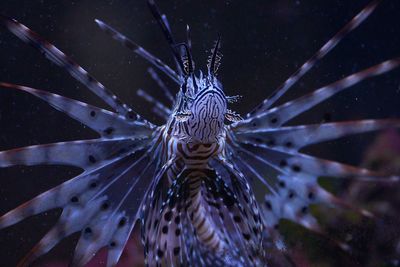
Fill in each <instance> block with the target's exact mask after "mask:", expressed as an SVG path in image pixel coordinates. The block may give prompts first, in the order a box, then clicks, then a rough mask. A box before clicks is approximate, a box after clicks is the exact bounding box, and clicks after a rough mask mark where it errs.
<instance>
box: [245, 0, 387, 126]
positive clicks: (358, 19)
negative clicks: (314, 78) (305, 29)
mask: <svg viewBox="0 0 400 267" xmlns="http://www.w3.org/2000/svg"><path fill="white" fill-rule="evenodd" d="M380 2H381V0H374V1H371V2H370V3H369V4H368V5H367V6H366V7H365V8H364V9H363V10H361V11H360V12H359V13H358V14H357V15H356V16H355V17H354V18H353V19H352V20H351V21H350V22H348V23H347V24H346V25H345V26H344V27H343V28H342V29H341V30H340V31H339V32H338V33H337V34H335V36H333V37H332V38H331V39H329V41H328V42H326V43H325V44H324V45H323V46H322V47H321V48H320V49H319V50H318V51H317V52H316V53H315V54H314V55H313V56H312V57H311V58H310V59H309V60H307V61H306V62H305V63H304V64H303V65H302V66H301V67H300V68H299V69H298V70H297V71H296V72H295V73H293V74H292V75H291V76H290V77H289V78H288V79H287V80H286V81H285V82H284V83H283V84H281V85H280V86H279V87H278V88H277V89H276V90H275V91H274V92H273V93H272V94H271V96H270V97H269V98H267V99H265V100H264V101H263V102H262V103H261V104H259V105H258V106H257V107H256V108H254V109H253V110H252V111H251V112H250V113H249V114H247V118H249V117H250V116H255V115H258V114H261V113H262V112H264V111H266V110H267V109H268V108H269V107H270V106H271V105H273V104H274V103H275V102H276V101H277V100H278V99H279V98H280V97H281V96H283V95H284V94H285V93H286V92H287V91H288V90H289V89H290V88H291V87H292V86H293V85H294V84H295V83H296V82H297V81H299V80H300V79H301V78H302V77H303V76H304V75H305V74H306V73H307V72H308V71H309V70H310V69H311V68H312V67H314V66H315V65H316V64H317V63H318V61H320V60H321V59H322V58H323V57H324V56H325V55H326V54H328V53H329V52H330V51H331V50H332V49H333V48H335V47H336V45H337V44H338V43H339V42H340V41H341V40H342V39H343V38H344V37H345V36H346V35H348V34H349V33H350V32H351V31H353V30H354V29H356V28H357V27H358V26H360V25H361V24H362V23H363V22H364V21H365V20H366V19H367V18H368V17H369V15H371V13H372V12H373V11H374V10H375V8H376V7H377V6H378V4H379V3H380Z"/></svg>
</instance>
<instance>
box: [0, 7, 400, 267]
mask: <svg viewBox="0 0 400 267" xmlns="http://www.w3.org/2000/svg"><path fill="white" fill-rule="evenodd" d="M158 2H159V6H160V8H161V10H162V11H163V12H164V13H166V14H167V15H168V18H169V22H170V25H171V27H172V29H173V31H174V33H176V39H177V40H178V41H179V40H184V37H185V26H186V24H189V25H190V27H191V29H192V31H191V35H192V42H193V55H194V60H195V62H196V66H197V67H198V68H202V69H203V70H205V65H206V59H207V56H208V51H209V50H210V48H211V47H212V45H213V42H214V40H215V39H216V38H217V35H218V34H221V36H222V52H223V55H224V57H223V61H222V66H221V68H220V72H219V77H220V80H221V81H222V82H223V84H224V88H225V91H226V93H227V94H228V95H237V94H240V95H243V98H242V100H241V102H240V103H238V104H234V105H233V106H232V107H231V109H234V110H236V111H237V112H239V113H241V114H245V113H246V112H248V111H250V110H251V109H252V108H253V107H254V106H255V105H256V104H258V103H259V102H260V101H261V100H262V99H264V98H266V97H267V96H268V95H269V94H270V93H271V92H272V91H273V89H274V88H276V87H277V86H278V85H279V84H280V83H281V82H283V81H284V80H285V79H286V78H287V77H288V76H289V75H290V74H291V73H293V72H294V71H295V70H296V69H297V67H299V66H300V65H301V64H302V63H303V62H304V61H305V60H307V59H308V58H309V57H310V56H311V55H312V54H313V53H314V52H315V51H316V50H317V49H319V48H320V47H321V46H322V45H323V44H324V42H326V41H327V40H328V39H329V38H330V37H332V36H333V35H334V34H335V33H336V32H337V31H338V30H339V29H340V28H341V27H342V26H343V25H344V24H345V23H346V22H348V21H349V20H350V19H351V18H352V17H353V16H354V15H355V14H356V13H357V12H358V11H360V10H361V9H362V8H363V7H364V6H365V5H366V4H367V3H368V2H369V1H368V0H366V1H365V0H364V1H348V0H342V1H316V0H312V1H295V0H279V1H261V0H260V1H239V0H237V1H209V0H202V1H166V0H165V1H161V0H160V1H158ZM0 12H1V13H4V14H6V15H8V16H10V17H13V18H15V19H17V20H19V21H20V22H22V23H24V24H26V25H27V26H28V27H30V28H31V29H33V30H34V31H36V32H38V33H40V34H41V35H42V36H44V37H45V38H46V39H48V40H49V41H51V42H53V43H54V44H55V45H56V46H57V47H58V48H59V49H61V50H62V51H64V52H65V53H66V54H68V55H70V56H71V57H72V58H73V59H75V61H77V62H78V63H79V64H81V65H82V66H83V67H84V68H85V69H86V70H87V71H89V72H90V73H91V74H93V75H94V76H95V77H96V78H97V79H98V80H99V81H101V82H102V83H103V84H104V85H105V86H106V87H108V88H110V89H111V90H113V92H114V93H116V94H117V95H118V96H119V97H120V98H121V99H123V100H124V101H125V102H126V103H128V104H130V105H132V106H133V107H134V108H135V109H136V110H137V111H139V112H140V113H142V114H143V115H144V116H145V117H146V118H148V119H150V120H153V121H155V122H160V120H159V118H157V117H155V116H154V115H152V114H151V113H150V112H149V110H150V108H149V107H150V106H148V105H147V104H145V103H144V102H143V100H142V99H140V98H138V97H137V96H136V90H137V89H138V88H144V89H148V90H150V91H151V92H154V95H156V96H157V95H158V94H159V92H160V91H158V90H157V89H155V88H156V84H155V83H154V82H153V81H152V80H151V78H150V77H149V76H148V75H147V72H146V68H147V67H148V66H149V65H148V64H147V63H146V62H145V61H144V60H143V59H141V58H139V57H138V56H136V55H135V54H133V53H131V52H130V51H129V50H127V49H125V48H124V47H122V46H120V45H119V44H118V43H117V42H115V41H113V40H112V39H111V38H110V37H108V36H107V35H105V34H104V33H103V32H101V31H100V30H99V29H98V28H97V26H96V25H95V23H94V21H93V20H94V19H95V18H99V19H102V20H104V21H105V22H107V23H109V24H110V25H113V26H114V27H115V28H116V29H119V30H120V31H121V32H123V33H124V34H126V35H127V36H128V37H130V38H131V39H133V40H134V41H136V42H137V43H139V44H140V45H142V46H143V47H145V48H146V49H147V50H149V51H150V52H152V53H153V54H155V55H156V56H159V57H160V58H161V59H162V60H164V61H166V62H168V63H170V65H171V66H172V64H171V63H172V62H171V57H170V54H169V49H168V47H167V45H166V42H165V40H164V39H163V36H162V34H161V32H160V30H159V28H158V27H157V25H156V23H155V21H154V20H153V18H152V16H151V14H150V12H149V11H148V8H147V6H146V3H145V1H144V0H143V1H142V0H140V1H111V0H108V1H101V0H100V1H46V0H40V1H39V0H30V1H27V0H26V1H20V0H2V1H0ZM399 55H400V1H396V0H387V1H383V3H382V4H381V5H380V6H379V8H378V9H377V10H376V11H375V13H374V14H373V15H372V16H371V17H370V18H369V19H368V20H367V21H366V22H364V24H363V25H362V26H361V27H360V28H359V29H357V30H356V31H355V32H353V33H352V34H351V35H350V36H348V37H347V38H346V39H345V40H344V41H343V42H342V43H341V44H340V45H339V46H338V47H337V48H335V50H334V51H332V52H331V53H330V54H329V55H328V56H327V57H326V58H325V59H324V60H323V61H322V62H321V63H320V64H319V65H318V66H317V67H316V68H315V69H313V70H312V71H311V72H310V73H309V74H308V75H307V76H306V77H305V78H304V79H302V80H301V82H300V83H299V84H297V85H296V86H295V87H294V88H293V90H291V91H290V93H288V94H287V96H286V97H285V98H284V99H286V100H288V99H291V98H294V97H297V96H300V95H302V94H304V93H305V92H310V91H312V90H313V89H316V88H318V87H320V86H323V85H325V84H327V83H330V82H333V81H335V80H337V79H340V78H342V77H344V76H345V75H346V74H350V73H352V72H355V71H357V70H361V69H363V68H366V67H369V66H371V65H373V64H377V63H379V62H381V61H384V60H386V59H389V58H393V57H396V56H399ZM164 78H165V77H164ZM165 80H167V78H166V79H165ZM0 81H5V82H11V83H17V84H22V85H27V86H31V87H34V88H38V89H43V90H48V91H50V92H53V93H57V94H61V95H64V96H68V97H71V98H74V99H79V100H82V101H85V102H88V103H91V104H95V105H98V106H101V107H105V106H104V104H103V103H102V101H101V100H99V99H98V98H97V97H96V96H94V95H93V94H92V93H91V92H90V91H89V90H87V89H85V88H84V87H83V86H81V85H80V84H79V83H78V82H76V81H75V80H74V79H73V78H71V77H70V76H69V75H68V74H66V72H64V71H63V70H61V69H59V68H58V67H56V66H54V65H53V64H51V63H49V62H48V61H47V60H46V59H44V58H43V57H42V56H41V55H40V53H38V52H37V51H35V50H34V49H32V48H31V47H29V46H27V45H26V44H24V43H22V42H21V41H20V40H19V39H17V38H16V37H14V36H13V35H12V34H11V33H9V32H8V31H7V30H6V29H5V28H4V27H0ZM169 84H170V85H171V86H173V84H172V83H169ZM175 90H176V88H175ZM327 114H328V115H329V116H330V117H331V118H332V120H344V119H361V118H394V117H397V118H400V70H396V71H393V72H391V73H389V74H385V75H383V76H380V77H377V78H373V79H370V80H368V81H365V82H363V83H361V84H359V85H357V86H355V87H354V88H353V89H351V90H348V91H346V92H343V93H341V94H340V95H338V96H336V97H334V98H332V99H331V100H329V101H326V102H324V103H323V104H321V105H319V106H318V107H316V108H314V109H312V110H311V111H309V112H307V114H305V115H302V116H300V117H299V118H298V119H296V120H294V122H296V123H312V122H314V123H315V122H321V121H322V120H323V118H324V116H325V117H326V115H327ZM92 137H95V135H94V133H93V132H91V131H90V130H89V129H85V128H83V127H82V126H81V125H80V124H79V123H77V122H75V121H73V120H72V119H69V118H68V117H67V116H65V115H63V114H61V113H59V112H57V111H54V110H53V109H52V108H50V107H49V106H47V105H46V104H44V103H43V102H41V101H40V100H38V99H36V98H34V97H33V96H30V95H27V94H23V93H18V92H14V91H12V90H6V89H0V150H5V149H10V148H15V147H20V146H26V145H33V144H41V143H49V142H57V141H63V140H75V139H88V138H92ZM372 138H373V135H363V136H362V137H360V136H358V137H356V138H349V139H346V141H344V142H333V143H329V144H325V145H321V146H318V147H315V148H312V149H311V150H310V151H312V152H313V153H314V154H315V155H318V156H324V157H328V158H330V159H335V160H340V161H342V162H346V163H353V164H358V163H359V161H360V158H361V155H362V152H363V148H365V147H366V146H367V145H368V144H369V143H370V142H371V140H372ZM78 172H79V170H77V169H73V168H66V167H29V168H28V167H26V168H21V167H15V168H7V169H0V214H3V213H5V212H6V211H8V210H10V209H12V208H14V207H16V206H17V205H18V204H21V203H23V202H24V201H26V200H29V199H31V198H32V197H34V196H35V195H37V194H38V193H41V192H43V191H44V190H46V189H48V188H51V187H52V186H54V185H57V184H59V183H60V182H62V181H64V180H66V179H68V178H70V177H72V176H73V175H74V174H77V173H78ZM56 216H57V213H55V212H54V213H53V212H50V213H46V214H44V215H39V216H36V217H34V218H31V219H28V220H26V221H24V222H22V223H20V224H18V225H17V226H13V227H11V228H8V229H6V230H2V231H0V266H1V267H3V266H4V267H8V266H14V265H15V264H16V262H17V260H18V259H19V258H21V257H22V256H23V255H24V254H25V253H26V252H27V251H28V250H29V248H30V247H32V246H33V245H34V244H35V243H36V242H37V241H38V240H39V239H40V237H41V236H42V235H43V234H44V233H45V232H46V231H47V230H48V229H49V227H50V226H51V225H52V224H53V223H54V222H55V221H56ZM299 242H301V240H299ZM371 242H373V241H371ZM72 251H73V247H72V245H71V240H69V241H67V242H63V243H62V244H61V245H60V246H58V247H57V248H56V249H55V252H52V253H51V254H50V256H47V257H48V258H51V257H55V255H57V257H58V256H60V257H61V256H63V257H69V255H70V253H72ZM52 255H53V256H52ZM327 262H328V263H329V262H333V259H330V256H329V255H327ZM355 264H356V263H355Z"/></svg>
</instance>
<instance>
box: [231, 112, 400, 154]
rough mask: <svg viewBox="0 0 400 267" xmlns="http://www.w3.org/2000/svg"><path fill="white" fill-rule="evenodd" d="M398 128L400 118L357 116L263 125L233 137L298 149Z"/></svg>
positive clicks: (247, 141)
mask: <svg viewBox="0 0 400 267" xmlns="http://www.w3.org/2000/svg"><path fill="white" fill-rule="evenodd" d="M390 128H400V120H396V119H387V120H360V121H345V122H333V123H323V124H312V125H299V126H287V127H279V128H274V129H270V128H265V129H262V128H261V129H259V130H252V131H245V132H237V133H236V134H235V137H236V139H237V140H238V141H240V142H242V143H245V144H256V145H257V144H264V145H267V146H269V147H271V148H273V149H278V150H283V151H285V150H293V151H297V150H299V149H301V148H303V147H306V146H309V145H313V144H318V143H321V142H325V141H330V140H335V139H338V138H341V137H345V136H349V135H354V134H360V133H366V132H371V131H380V130H385V129H390Z"/></svg>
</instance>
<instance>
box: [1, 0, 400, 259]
mask: <svg viewBox="0 0 400 267" xmlns="http://www.w3.org/2000/svg"><path fill="white" fill-rule="evenodd" d="M378 3H379V1H372V2H371V3H370V4H369V5H367V6H366V7H365V8H364V9H363V10H361V12H359V13H358V14H357V15H356V16H355V17H354V18H353V19H352V20H351V21H350V22H349V23H348V24H346V25H345V26H344V28H343V29H342V30H340V31H339V32H338V33H337V34H336V35H335V36H333V37H332V38H331V39H330V40H329V41H328V42H327V43H326V44H325V45H323V46H322V47H321V49H320V50H318V51H317V53H316V54H315V55H314V56H312V57H311V58H310V59H309V60H308V61H307V62H306V63H304V64H303V65H302V66H301V67H300V68H299V70H298V71H296V72H295V73H294V74H293V75H292V76H290V77H289V78H288V79H287V80H286V81H285V82H284V83H283V84H282V85H281V86H280V87H278V88H277V90H276V91H275V92H274V93H273V94H272V95H271V96H270V97H269V98H267V99H265V100H264V101H262V102H261V103H260V104H259V105H258V106H256V107H255V108H254V109H253V111H251V112H249V113H248V114H247V115H246V116H245V117H244V118H242V117H241V116H240V115H239V114H238V113H236V112H235V111H233V110H231V109H230V108H229V105H230V104H231V103H234V102H237V101H238V100H239V98H240V97H239V96H228V95H226V92H225V90H224V88H223V86H222V83H221V82H220V81H219V80H218V76H217V74H218V68H219V66H220V64H221V59H222V55H221V53H220V37H218V38H217V41H216V43H215V45H214V46H213V49H212V50H211V53H210V55H209V58H208V61H207V68H206V71H205V72H204V73H203V72H201V71H199V70H197V69H196V68H195V64H194V59H193V58H192V55H191V40H190V34H189V32H190V31H189V27H187V29H186V30H187V40H186V41H184V42H183V43H177V42H176V41H175V39H174V37H173V35H172V32H171V29H170V26H169V23H168V20H167V19H166V16H165V15H162V14H161V13H160V11H159V9H158V7H157V6H156V4H155V2H154V1H153V0H148V5H149V7H150V10H151V12H152V14H153V16H154V18H155V19H156V21H157V23H158V24H159V25H160V28H161V29H162V32H163V34H164V35H165V37H166V39H167V41H168V44H169V46H170V50H171V52H172V56H173V60H174V63H175V68H171V67H170V66H168V65H167V64H165V63H164V62H162V61H161V60H160V59H158V58H157V57H155V56H154V55H152V54H151V53H150V52H148V51H147V50H145V49H144V48H143V47H141V46H139V45H138V44H136V43H135V42H134V41H132V40H130V39H129V38H128V37H126V36H124V35H123V34H121V33H120V32H118V31H117V30H115V29H114V28H112V27H111V26H109V25H108V24H106V23H105V22H103V21H100V20H96V23H97V25H98V26H99V27H100V29H101V30H103V31H104V32H105V33H107V34H108V35H110V36H111V37H112V38H113V39H115V40H116V41H118V42H119V43H121V44H122V45H123V46H125V47H127V48H128V49H130V50H131V51H133V52H134V53H136V54H137V55H139V56H140V57H142V58H143V59H145V60H146V61H148V62H149V63H150V64H151V65H152V66H153V68H154V69H156V70H154V69H151V70H150V71H149V73H150V75H151V77H152V78H153V79H154V80H155V81H156V82H157V84H158V85H159V86H160V89H161V90H162V91H163V94H164V95H165V97H166V99H167V100H168V101H169V104H168V105H164V104H163V103H162V102H161V101H159V100H158V99H155V98H154V97H152V96H151V94H149V93H147V92H146V91H144V90H138V96H140V97H142V98H144V99H145V100H146V101H148V102H150V103H151V104H153V111H154V112H155V113H156V114H157V115H158V116H160V117H161V118H163V119H164V123H163V124H162V125H156V124H154V123H152V122H150V121H149V120H146V119H145V118H144V117H143V116H141V115H140V114H139V113H138V112H137V111H135V109H133V108H132V107H130V106H129V105H128V104H126V103H124V102H123V101H122V100H121V99H119V98H118V97H117V96H116V95H114V94H113V93H112V92H111V90H109V89H107V88H106V87H105V86H104V85H102V84H101V83H100V82H99V81H97V80H96V79H95V78H94V77H93V76H91V75H90V74H89V73H88V72H87V71H86V70H84V69H83V68H82V67H81V66H79V65H78V64H77V63H75V62H74V61H73V60H71V59H70V58H69V57H68V56H66V55H65V54H64V53H63V52H61V51H60V50H59V49H58V48H56V47H55V46H54V45H52V44H50V43H49V42H47V41H46V40H45V39H43V38H42V37H40V36H39V35H38V34H36V33H35V32H33V31H31V30H30V29H29V28H27V27H26V26H24V25H23V24H21V23H19V22H17V21H16V20H13V19H10V18H7V17H5V16H1V17H0V20H1V22H2V24H4V25H5V26H6V27H7V28H8V29H9V30H10V31H11V32H12V33H13V34H15V35H16V36H17V37H18V38H19V39H21V40H22V41H24V42H26V43H28V44H29V45H31V46H33V47H34V48H35V49H37V50H39V51H40V52H41V53H42V54H43V55H44V56H45V57H46V58H47V59H49V60H50V61H51V62H53V63H54V64H55V65H57V66H59V67H61V68H62V69H64V70H65V71H66V72H67V73H69V74H70V75H71V76H72V77H73V78H75V79H76V80H77V81H79V82H81V83H82V84H83V85H84V86H86V87H87V88H88V89H89V90H91V91H92V92H93V93H94V94H96V95H97V96H99V97H100V98H101V99H102V100H103V101H104V102H105V103H106V104H107V105H108V106H109V108H110V109H111V111H110V110H106V109H101V108H98V107H96V106H93V105H90V104H87V103H84V102H81V101H77V100H74V99H70V98H67V97H63V96H60V95H56V94H52V93H49V92H46V91H42V90H38V89H34V88H30V87H27V86H20V85H15V84H11V83H6V82H1V83H0V86H1V87H2V88H6V89H12V90H15V91H17V92H25V93H28V94H30V95H32V96H35V97H37V98H39V99H41V100H43V101H45V102H47V103H48V104H49V105H51V106H52V107H54V108H55V109H57V110H59V111H61V112H63V113H65V114H67V115H68V116H70V117H72V118H73V119H75V120H77V121H79V122H81V123H82V124H84V125H86V126H87V127H89V128H91V129H92V130H94V131H95V132H96V133H97V135H98V138H95V139H91V140H77V141H69V142H59V143H53V144H46V145H37V146H29V147H24V148H17V149H11V150H7V151H1V152H0V167H3V168H5V167H10V166H15V165H27V166H32V165H52V164H55V165H67V166H76V167H79V168H80V169H82V172H81V173H80V174H79V175H77V176H76V177H73V178H72V179H70V180H68V181H66V182H64V183H62V184H61V185H59V186H56V187H54V188H52V189H50V190H48V191H46V192H44V193H42V194H40V195H39V196H37V197H35V198H33V199H32V200H30V201H28V202H27V203H25V204H23V205H21V206H20V207H17V208H16V209H14V210H11V211H10V212H8V213H6V214H5V215H3V216H1V217H0V229H1V228H5V227H8V226H11V225H14V224H16V223H18V222H20V221H21V220H24V219H25V218H27V217H29V216H33V215H36V214H39V213H42V212H45V211H47V210H50V209H54V208H61V209H62V210H63V212H62V214H61V216H60V218H59V221H58V222H57V223H56V224H55V225H54V227H53V228H52V229H50V231H49V232H48V233H47V234H46V235H45V236H44V237H43V239H42V240H40V241H39V243H38V244H37V245H36V246H35V247H34V248H33V249H32V250H31V251H30V252H29V253H28V254H27V256H26V257H25V258H24V259H22V260H21V262H20V263H19V266H29V265H30V264H31V263H32V262H33V261H35V260H36V259H37V258H38V257H40V256H42V255H43V254H45V253H47V252H48V251H50V250H51V249H52V248H53V247H54V246H55V245H56V244H57V243H58V242H60V241H61V240H62V239H63V238H65V237H67V236H69V235H71V234H73V233H75V232H80V233H81V235H80V238H79V241H78V243H77V245H76V249H75V253H74V257H73V259H72V262H71V264H72V266H84V265H85V264H86V263H88V262H89V261H90V259H91V258H92V257H93V255H94V254H95V253H96V252H97V251H98V250H100V249H101V248H103V247H108V257H107V266H115V265H116V264H117V263H118V261H119V259H120V257H121V254H122V251H123V249H124V247H125V244H126V242H127V240H128V237H129V235H130V233H131V231H132V229H133V227H134V225H135V224H136V223H137V222H139V223H140V225H141V237H142V243H143V245H144V251H145V261H146V264H147V265H148V266H267V265H268V261H269V254H268V253H269V249H271V247H273V248H278V250H279V249H281V248H282V241H281V239H280V237H279V231H278V227H277V226H278V223H279V221H280V220H281V219H288V220H292V221H294V222H296V223H299V224H300V225H302V226H304V227H306V228H308V229H310V230H312V231H315V232H318V233H320V234H323V235H324V232H323V231H322V230H321V227H320V226H319V224H318V222H317V220H316V218H314V216H313V215H312V214H311V213H310V212H309V206H310V205H312V204H321V205H328V206H335V207H340V208H351V209H353V210H354V211H355V212H359V213H361V214H362V215H364V216H371V214H370V213H368V212H367V211H365V210H362V209H358V208H356V207H353V206H352V205H350V204H348V203H346V202H345V201H343V200H340V199H338V198H336V197H335V196H334V195H332V194H331V193H330V192H328V191H326V190H325V189H324V188H322V187H321V186H320V185H319V184H318V181H317V179H318V177H319V176H328V177H336V178H342V179H348V178H354V177H356V178H357V179H363V180H368V181H374V182H389V183H396V182H398V181H399V177H397V176H395V175H392V174H387V173H380V172H374V171H371V170H367V169H362V168H358V167H354V166H349V165H346V164H342V163H339V162H335V161H329V160H325V159H320V158H317V157H314V156H312V155H309V154H306V153H303V152H300V150H301V149H302V148H304V147H307V146H310V145H313V144H318V143H320V142H324V141H330V140H335V139H338V138H341V137H344V136H348V135H354V134H360V133H365V132H370V131H377V130H382V129H387V128H396V127H399V126H400V121H399V120H398V119H387V120H360V121H349V122H330V123H317V124H308V125H298V126H286V123H287V122H289V121H290V120H291V119H293V118H295V117H297V116H298V115H300V114H302V113H303V112H305V111H307V110H309V109H310V108H312V107H314V106H316V105H318V104H319V103H321V102H323V101H325V100H326V99H329V98H330V97H332V96H334V95H336V94H338V93H340V92H342V91H344V90H346V89H348V88H351V87H352V86H353V85H356V84H358V83H359V82H362V81H364V80H366V79H368V78H372V77H374V76H378V75H383V74H385V73H387V72H389V71H391V70H393V69H395V68H396V67H398V66H399V65H400V58H394V59H390V60H386V61H383V62H382V63H379V64H376V65H375V66H372V67H369V68H366V69H363V70H359V71H357V72H355V73H353V74H351V75H349V76H346V77H344V78H342V79H340V80H338V81H335V82H333V83H331V84H328V85H326V86H323V87H321V88H318V89H317V90H315V91H313V92H312V93H310V94H308V95H305V96H303V97H300V98H297V99H294V100H292V101H289V102H286V103H283V104H279V105H277V104H276V101H277V100H278V99H279V98H280V97H281V96H283V95H284V94H285V93H286V92H287V91H288V90H289V89H290V88H291V87H292V86H293V85H294V84H295V83H296V82H297V81H298V80H299V79H300V78H302V77H303V76H304V75H305V74H306V73H307V72H308V71H309V70H310V69H311V68H312V67H313V66H315V64H316V63H317V62H318V61H319V60H321V59H322V58H323V57H324V56H325V55H326V54H327V53H329V52H330V51H331V50H332V49H333V48H334V47H335V46H336V45H337V44H338V43H339V42H340V41H341V40H342V39H343V38H344V37H345V36H346V35H347V34H348V33H350V32H351V31H353V30H355V29H356V28H357V27H358V26H359V25H360V24H361V23H362V22H363V21H364V20H365V19H367V18H368V16H369V15H370V14H371V13H372V12H373V10H374V9H375V8H376V7H377V5H378ZM157 71H158V72H162V73H164V74H165V75H166V76H167V77H169V78H170V79H171V81H172V82H173V83H175V84H176V88H177V89H178V90H177V91H178V92H177V93H174V92H173V91H171V90H170V89H169V88H168V87H166V86H165V84H164V83H163V81H162V79H160V77H158V74H157ZM174 95H175V97H174ZM266 169H271V170H273V171H274V172H275V173H277V175H276V177H272V176H267V175H265V170H266ZM256 181H257V182H256ZM257 183H261V184H263V186H265V191H266V192H268V193H267V194H266V195H265V197H264V199H262V200H257V199H256V197H255V194H254V192H253V188H254V187H255V186H257V185H258V184H257ZM332 240H333V241H334V242H336V244H338V245H339V246H341V247H342V248H343V249H347V248H348V246H346V244H345V243H343V242H340V241H338V240H335V239H332Z"/></svg>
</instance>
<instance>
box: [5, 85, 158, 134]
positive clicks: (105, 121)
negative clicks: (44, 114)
mask: <svg viewBox="0 0 400 267" xmlns="http://www.w3.org/2000/svg"><path fill="white" fill-rule="evenodd" d="M0 87H4V88H9V89H14V90H19V91H23V92H26V93H29V94H32V95H34V96H36V97H38V98H40V99H42V100H43V101H46V102H47V103H48V104H49V105H51V106H52V107H54V108H55V109H57V110H59V111H61V112H63V113H65V114H67V115H68V116H70V117H72V118H74V119H75V120H77V121H79V122H81V123H83V124H85V125H86V126H88V127H90V128H91V129H93V130H95V131H96V132H97V133H98V134H100V135H101V136H102V137H104V138H111V139H113V138H146V137H150V136H151V134H152V130H153V129H154V127H155V126H154V125H152V124H150V123H147V122H143V121H131V120H127V119H126V118H125V117H123V116H121V115H119V114H117V113H114V112H110V111H108V110H105V109H101V108H98V107H95V106H92V105H89V104H86V103H84V102H80V101H77V100H73V99H70V98H67V97H64V96H60V95H56V94H52V93H49V92H46V91H42V90H38V89H34V88H30V87H27V86H20V85H16V84H9V83H2V82H0Z"/></svg>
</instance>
